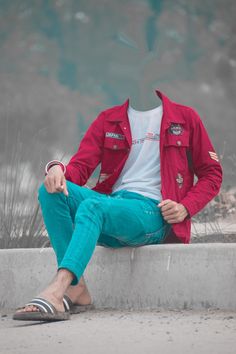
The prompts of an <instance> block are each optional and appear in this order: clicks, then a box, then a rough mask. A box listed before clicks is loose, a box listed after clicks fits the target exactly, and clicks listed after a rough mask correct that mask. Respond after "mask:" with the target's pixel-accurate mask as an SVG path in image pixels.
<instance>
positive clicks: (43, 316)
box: [12, 297, 70, 322]
mask: <svg viewBox="0 0 236 354" xmlns="http://www.w3.org/2000/svg"><path fill="white" fill-rule="evenodd" d="M63 302H64V301H63ZM26 306H35V307H37V308H38V309H39V311H27V312H26V311H22V312H19V311H16V312H15V313H14V315H13V317H12V318H13V320H19V321H45V322H52V321H65V320H69V319H70V312H69V311H66V310H65V312H61V311H57V309H56V308H55V307H54V306H53V305H52V304H51V303H50V302H49V301H47V300H45V299H43V298H40V297H36V298H34V299H33V300H31V301H30V302H28V304H26V305H25V306H24V307H23V308H25V307H26ZM23 308H22V307H21V308H20V309H23ZM20 309H19V310H20Z"/></svg>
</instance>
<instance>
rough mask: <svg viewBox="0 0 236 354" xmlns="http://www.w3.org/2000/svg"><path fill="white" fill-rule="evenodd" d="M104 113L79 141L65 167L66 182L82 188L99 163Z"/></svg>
mask: <svg viewBox="0 0 236 354" xmlns="http://www.w3.org/2000/svg"><path fill="white" fill-rule="evenodd" d="M103 125H104V113H103V112H101V113H100V114H99V115H98V117H97V118H96V119H95V121H94V122H93V123H92V124H91V125H90V127H89V129H88V130H87V132H86V133H85V136H84V137H83V139H82V140H81V143H80V145H79V148H78V151H77V152H76V154H75V155H74V156H72V158H71V159H70V161H69V163H68V164H67V165H66V173H65V177H66V179H67V180H68V181H71V182H73V183H76V184H78V185H80V186H83V185H84V184H85V183H86V182H87V180H88V179H89V177H90V176H91V174H92V173H93V171H94V170H95V168H96V167H97V166H98V164H99V163H100V161H101V156H102V147H103V141H104V133H103Z"/></svg>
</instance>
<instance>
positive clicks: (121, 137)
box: [106, 132, 125, 140]
mask: <svg viewBox="0 0 236 354" xmlns="http://www.w3.org/2000/svg"><path fill="white" fill-rule="evenodd" d="M106 138H112V139H118V140H125V136H124V135H122V134H118V133H112V132H106Z"/></svg>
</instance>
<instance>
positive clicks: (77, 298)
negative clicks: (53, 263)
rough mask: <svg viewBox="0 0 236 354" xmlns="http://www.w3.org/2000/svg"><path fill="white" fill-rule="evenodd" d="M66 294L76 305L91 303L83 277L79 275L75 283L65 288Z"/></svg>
mask: <svg viewBox="0 0 236 354" xmlns="http://www.w3.org/2000/svg"><path fill="white" fill-rule="evenodd" d="M66 295H67V296H69V298H70V299H71V301H72V302H73V303H74V304H76V305H90V304H91V303H92V298H91V295H90V293H89V291H88V288H87V286H86V283H85V281H84V278H83V277H81V279H80V281H79V283H78V284H77V285H75V286H70V287H69V288H68V289H67V292H66Z"/></svg>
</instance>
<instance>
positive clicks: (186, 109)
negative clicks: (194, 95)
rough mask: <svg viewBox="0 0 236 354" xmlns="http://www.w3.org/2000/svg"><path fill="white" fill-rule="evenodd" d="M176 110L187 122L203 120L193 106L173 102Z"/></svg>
mask: <svg viewBox="0 0 236 354" xmlns="http://www.w3.org/2000/svg"><path fill="white" fill-rule="evenodd" d="M173 105H174V106H175V109H176V110H177V111H178V112H179V114H181V115H182V116H183V117H184V118H185V119H187V120H193V121H199V119H200V120H201V118H200V116H199V113H198V112H197V110H196V109H195V108H193V107H191V106H186V105H183V104H180V103H176V102H173Z"/></svg>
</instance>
